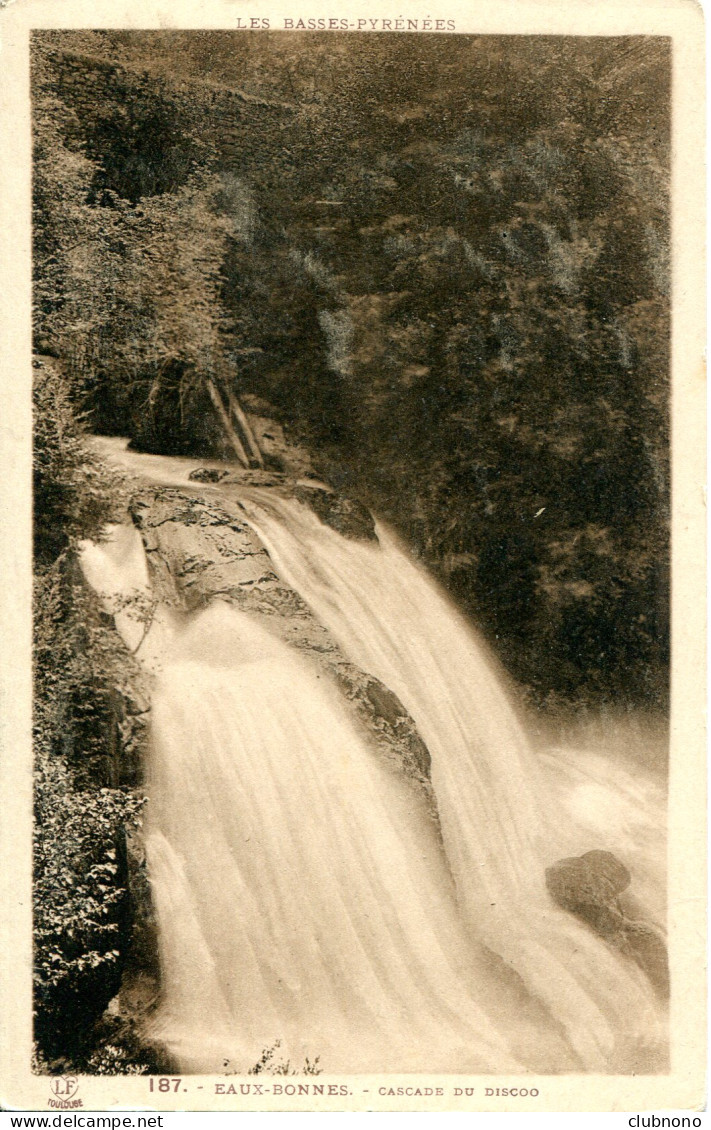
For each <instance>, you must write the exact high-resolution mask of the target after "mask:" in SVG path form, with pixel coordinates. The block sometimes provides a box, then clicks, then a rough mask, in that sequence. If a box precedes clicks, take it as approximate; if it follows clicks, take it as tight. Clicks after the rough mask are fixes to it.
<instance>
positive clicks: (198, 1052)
mask: <svg viewBox="0 0 711 1130" xmlns="http://www.w3.org/2000/svg"><path fill="white" fill-rule="evenodd" d="M143 458H144V457H141V456H134V457H133V459H134V461H136V460H141V459H143ZM148 458H150V459H151V460H152V464H153V463H155V460H156V459H157V458H159V457H148ZM176 462H177V461H175V460H169V461H166V464H167V466H166V467H165V468H164V470H163V471H162V476H163V478H162V481H165V480H166V478H169V479H170V480H171V481H172V482H173V483H175V482H176V480H180V479H181V478H182V477H183V476H184V477H185V478H187V473H188V471H189V467H190V466H194V465H195V464H194V463H193V464H188V465H187V466H184V465H183V464H184V461H182V460H181V461H180V462H179V464H178V466H177V467H176V466H175V464H176ZM216 492H218V493H219V487H218V488H211V490H210V493H211V494H213V495H214V493H216ZM241 497H242V502H243V505H244V507H245V513H246V514H247V517H248V520H249V521H250V522H251V524H252V525H253V527H254V529H255V530H256V531H257V533H258V534H259V536H260V538H261V539H262V540H263V542H264V544H265V545H266V546H267V548H268V550H269V552H270V555H271V556H272V560H273V562H274V564H275V567H276V569H277V570H278V572H279V573H280V575H281V576H282V577H283V579H284V580H285V581H287V582H288V583H289V584H290V585H291V586H292V587H293V588H294V589H296V591H298V592H299V593H300V595H301V596H302V598H303V599H304V600H305V601H306V603H307V604H308V605H309V606H310V607H311V609H312V610H313V612H314V613H315V615H316V616H317V617H318V619H319V620H321V622H322V623H323V624H325V625H326V627H328V628H329V630H330V631H331V633H332V634H333V636H334V637H335V638H336V640H337V641H338V643H339V644H340V646H341V648H342V649H343V651H344V652H345V654H346V655H347V656H348V658H350V659H351V660H352V661H353V662H354V663H356V664H357V665H359V666H360V667H362V668H363V669H364V670H366V671H368V672H370V673H372V674H374V675H376V676H377V677H378V678H379V679H381V680H382V682H384V683H385V684H386V685H387V686H389V687H390V688H391V689H392V690H393V691H394V692H395V693H396V694H397V695H398V697H399V698H400V699H401V701H402V702H403V704H404V705H405V707H406V708H407V709H408V710H409V712H410V714H411V715H412V717H413V719H414V720H415V722H416V724H417V726H418V730H419V732H420V733H421V735H422V737H423V739H424V740H425V742H426V743H427V745H428V748H429V750H430V754H431V757H432V783H433V788H434V792H435V796H436V800H437V806H438V810H439V815H440V820H441V825H442V835H443V840H444V846H442V843H441V842H440V841H439V839H438V838H437V836H436V834H435V832H434V830H433V826H432V824H431V822H430V821H429V820H428V819H427V817H426V812H425V809H424V805H422V806H420V805H418V803H417V802H416V800H415V799H414V798H413V793H412V791H411V789H410V788H409V787H406V786H405V783H404V782H403V781H402V780H401V779H400V778H399V777H398V775H397V774H396V773H393V772H392V771H390V770H386V769H385V768H384V767H383V765H382V764H381V763H380V762H379V760H378V758H377V756H376V755H375V754H374V752H373V751H372V750H371V749H370V748H369V746H368V743H367V741H366V740H364V738H363V737H362V736H361V735H360V734H356V733H355V732H354V730H353V728H352V726H351V724H350V722H349V719H348V716H347V714H346V711H345V709H344V707H343V704H342V703H341V700H340V699H339V697H338V694H337V692H336V690H335V689H334V688H332V687H331V686H330V685H329V684H328V683H327V682H326V680H325V679H324V678H323V676H322V675H321V676H320V677H319V675H318V674H317V672H316V671H315V670H314V669H312V667H311V666H310V664H309V662H308V660H307V659H305V658H304V657H303V656H300V655H296V654H295V653H292V651H291V650H290V649H289V648H288V647H287V646H286V645H285V644H283V643H280V642H278V641H277V640H275V639H273V638H272V637H271V636H270V635H269V634H268V633H267V632H266V631H265V630H264V629H263V627H262V626H260V625H258V624H256V623H255V622H254V621H253V620H252V619H250V618H249V617H248V616H246V615H245V614H243V613H240V612H237V611H236V610H234V609H232V608H229V607H228V606H227V605H225V604H223V603H222V602H220V601H215V602H214V603H213V605H212V606H211V607H210V608H208V610H207V611H205V612H202V613H199V614H196V615H195V616H194V617H193V618H192V619H191V620H190V621H189V622H188V623H187V625H186V624H184V623H182V622H180V621H178V620H177V619H176V618H175V617H172V616H171V614H170V613H169V611H168V610H165V612H163V611H161V610H160V609H158V610H157V613H156V614H155V615H154V618H153V620H152V621H151V624H150V625H149V630H148V631H147V632H146V631H145V628H144V629H143V631H144V635H143V637H142V638H141V639H140V640H138V642H137V635H136V628H135V623H132V622H131V617H130V615H128V617H127V614H126V613H125V610H121V609H120V605H121V600H120V599H119V604H118V606H117V605H116V600H117V597H119V598H120V597H121V594H123V595H124V597H126V596H127V595H129V594H130V593H131V592H136V591H138V592H140V593H144V594H145V593H146V592H148V593H149V592H150V580H149V577H148V572H147V567H146V564H145V559H144V556H143V553H142V543H141V541H140V536H139V535H138V534H137V532H136V531H135V530H132V529H127V530H121V529H119V530H117V531H115V532H114V536H113V538H112V539H111V540H110V541H109V542H108V543H107V544H105V545H102V546H87V547H86V548H85V553H84V568H85V571H86V574H87V577H88V579H89V581H90V583H92V584H93V585H94V587H95V588H96V589H97V591H100V592H102V593H104V594H106V599H107V601H108V603H107V607H110V606H111V601H113V602H114V604H113V607H114V609H115V608H116V607H119V609H120V611H119V615H118V617H117V626H118V627H119V630H120V631H122V633H123V634H124V637H125V638H126V639H127V642H129V641H130V646H131V647H132V649H134V650H135V649H136V647H138V651H137V655H138V656H139V658H143V661H144V662H145V663H146V664H147V665H148V666H149V667H151V669H152V670H154V671H155V672H157V676H156V678H157V686H156V693H155V697H154V703H153V713H152V735H153V738H152V748H151V753H150V761H149V765H148V767H147V776H148V785H149V793H150V804H149V810H148V811H149V815H148V828H147V846H148V855H149V865H150V873H151V882H152V886H153V891H154V900H155V903H156V908H157V915H158V923H159V937H160V950H161V969H162V992H163V996H162V1001H163V1003H162V1005H161V1008H160V1011H159V1014H158V1016H157V1017H156V1018H155V1020H154V1022H153V1034H154V1035H156V1036H157V1037H159V1038H161V1039H163V1040H164V1042H165V1043H166V1044H167V1045H168V1046H169V1047H170V1048H172V1050H173V1052H174V1054H175V1055H176V1056H177V1058H178V1059H179V1061H180V1062H181V1065H182V1067H183V1070H186V1071H188V1070H192V1071H217V1070H220V1069H221V1068H222V1066H223V1064H224V1061H225V1060H229V1061H230V1069H234V1070H241V1071H244V1070H247V1069H248V1068H249V1067H250V1066H251V1065H252V1064H254V1063H255V1062H256V1061H257V1059H258V1058H259V1056H260V1054H261V1052H262V1050H263V1049H264V1048H265V1047H268V1046H271V1045H273V1044H274V1042H275V1040H276V1039H280V1040H281V1041H282V1052H283V1053H284V1056H285V1057H286V1058H291V1059H292V1061H293V1062H296V1063H297V1064H299V1065H300V1064H301V1063H302V1062H303V1060H304V1058H305V1057H308V1058H310V1059H313V1058H314V1057H315V1056H317V1055H318V1056H320V1057H321V1066H322V1068H323V1070H326V1071H438V1070H439V1071H450V1072H479V1071H491V1072H502V1071H512V1070H515V1069H516V1068H517V1067H518V1068H521V1069H529V1070H537V1071H555V1070H559V1071H560V1070H562V1071H566V1070H579V1069H580V1068H581V1067H583V1068H584V1069H587V1070H590V1071H608V1072H609V1071H629V1070H642V1071H643V1070H653V1069H654V1068H655V1064H656V1065H659V1064H661V1062H662V1058H661V1057H662V1055H663V1053H662V1051H661V1049H662V1047H663V1043H664V1037H663V1025H664V1016H663V1009H661V1007H660V1006H659V1005H658V1003H657V1001H656V998H655V996H654V993H653V992H652V989H651V986H650V985H649V984H648V982H647V980H646V978H645V977H644V975H643V974H642V973H641V972H640V970H639V969H638V967H637V966H636V965H635V964H634V963H633V962H632V961H629V960H627V959H625V958H623V957H622V956H621V955H619V953H617V952H616V951H615V950H613V949H611V948H610V947H608V946H607V945H605V944H604V943H603V942H602V941H600V940H599V939H598V938H597V937H596V936H595V935H594V934H593V933H592V932H591V931H589V930H588V929H587V928H586V927H584V926H582V925H580V924H578V922H577V921H576V920H575V919H574V918H573V917H572V916H570V915H568V914H566V913H564V912H563V911H561V910H559V909H558V908H556V907H555V906H554V905H553V903H552V902H551V900H550V898H549V896H548V894H547V891H546V889H545V882H544V874H545V868H546V866H548V865H549V864H550V863H552V862H554V861H555V860H557V859H559V858H561V856H564V855H571V854H580V853H582V852H584V851H587V850H591V849H592V848H602V849H605V850H609V851H614V852H615V853H616V854H618V855H619V857H620V859H621V860H622V861H623V862H624V863H625V864H626V865H627V866H628V867H630V869H631V870H632V873H633V879H634V880H635V883H636V884H637V894H638V896H640V898H641V901H642V903H643V904H644V911H645V913H646V914H648V915H649V916H651V917H653V918H655V919H656V920H657V921H658V922H662V921H663V915H664V909H663V906H664V902H663V887H664V878H663V867H664V859H663V847H662V848H660V847H659V843H660V835H659V830H660V828H661V827H663V824H664V796H663V791H662V790H661V788H660V786H659V783H658V781H653V780H651V779H650V780H647V779H646V778H645V776H644V774H643V773H641V771H640V772H637V773H632V772H631V771H630V770H628V769H626V768H623V767H621V766H619V765H616V764H615V763H614V762H613V761H612V760H610V759H606V758H605V757H604V755H601V754H599V755H597V760H596V759H595V758H590V757H587V758H586V757H585V756H583V755H582V754H581V753H577V752H576V753H573V752H571V751H568V750H561V749H551V750H548V751H547V752H546V753H545V754H544V755H541V754H540V753H538V752H536V753H534V752H533V750H532V749H531V747H530V744H529V742H528V739H527V736H526V732H525V729H524V727H523V726H522V724H521V722H520V721H519V719H518V718H517V717H516V715H515V713H514V711H513V710H512V708H511V705H510V703H509V700H508V697H507V694H506V691H505V688H504V685H503V682H502V680H501V678H500V676H499V673H498V671H497V668H496V665H495V664H494V663H493V661H492V660H491V658H490V657H489V655H488V653H487V650H486V648H485V647H484V646H483V644H482V643H481V641H480V640H479V639H478V637H477V636H476V634H475V633H474V632H473V631H472V629H471V627H470V626H469V625H468V623H467V622H466V621H465V620H464V619H463V618H462V617H461V616H460V615H459V614H458V613H457V612H456V611H455V610H454V609H453V608H452V606H451V605H450V603H449V602H448V601H447V600H446V599H445V597H444V596H443V595H442V593H441V592H440V590H439V588H438V586H437V585H436V584H435V583H434V582H433V581H432V579H431V578H429V577H428V576H427V575H426V574H425V573H424V572H423V571H422V570H421V569H420V568H419V567H418V566H416V565H415V564H414V563H413V562H412V560H411V559H410V558H409V557H408V555H407V554H406V553H405V552H404V551H403V549H402V548H401V547H400V546H399V545H398V543H397V541H396V539H395V538H393V537H392V535H391V534H390V533H389V532H388V531H387V530H386V529H383V528H380V527H379V528H378V537H379V543H378V544H375V543H372V544H371V543H363V542H353V541H348V540H346V539H343V538H342V537H340V535H338V534H336V533H335V532H334V531H332V530H330V529H328V528H327V527H325V526H323V525H322V524H321V523H320V522H319V521H318V520H317V519H316V518H315V516H314V515H313V514H312V513H311V512H310V511H308V510H307V509H306V508H304V507H302V506H301V505H299V504H298V503H295V502H291V501H287V500H284V499H278V498H276V499H275V498H274V497H272V495H271V494H270V492H268V491H260V490H254V489H252V490H247V491H246V492H243V493H242V496H241ZM230 498H231V499H232V501H234V498H235V489H234V488H231V489H230ZM122 617H123V618H122ZM492 953H493V954H494V955H495V956H494V957H492V956H491V954H492ZM501 959H503V964H502V960H501Z"/></svg>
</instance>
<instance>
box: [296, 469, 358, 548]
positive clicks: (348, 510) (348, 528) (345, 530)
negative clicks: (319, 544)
mask: <svg viewBox="0 0 711 1130" xmlns="http://www.w3.org/2000/svg"><path fill="white" fill-rule="evenodd" d="M294 497H295V498H298V500H299V502H303V503H305V504H306V506H309V507H310V508H311V509H312V510H313V512H314V514H316V516H317V517H318V518H320V520H321V521H322V522H323V523H324V525H326V526H330V527H331V528H332V529H334V530H336V531H337V533H339V534H342V535H343V537H346V538H352V539H354V540H356V541H377V536H376V533H375V522H374V521H373V515H372V514H371V513H370V511H369V510H368V508H367V506H364V505H363V503H362V502H357V501H356V500H355V499H353V498H346V497H344V496H343V495H340V494H334V493H333V491H330V490H325V489H324V488H323V487H318V486H315V485H314V486H311V485H310V484H307V483H300V484H298V485H297V486H296V487H295V488H294Z"/></svg>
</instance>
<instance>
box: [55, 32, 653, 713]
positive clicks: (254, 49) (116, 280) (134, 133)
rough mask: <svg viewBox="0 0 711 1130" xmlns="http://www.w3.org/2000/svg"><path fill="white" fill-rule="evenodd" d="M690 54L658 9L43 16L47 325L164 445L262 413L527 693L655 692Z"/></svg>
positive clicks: (128, 423)
mask: <svg viewBox="0 0 711 1130" xmlns="http://www.w3.org/2000/svg"><path fill="white" fill-rule="evenodd" d="M669 82H670V69H669V52H668V45H667V44H666V42H665V41H663V40H650V39H643V38H638V39H586V40H583V39H575V38H548V39H546V38H534V37H528V38H518V37H476V36H449V35H447V36H444V35H443V36H434V35H432V36H430V35H390V34H387V35H357V34H345V35H339V34H324V35H318V34H314V35H310V34H300V33H298V34H297V33H291V34H289V33H281V34H279V33H270V32H260V33H231V32H209V33H207V32H200V33H193V32H120V33H119V32H51V33H37V34H36V35H35V38H34V67H33V83H34V129H35V176H34V199H35V228H34V231H35V272H36V289H35V301H36V316H35V340H36V348H37V350H38V352H40V353H41V354H44V355H48V354H49V355H53V357H54V358H55V360H56V361H57V363H58V371H59V372H61V374H63V378H62V379H63V380H64V382H65V385H66V389H67V392H68V396H69V397H70V399H71V401H72V402H73V405H74V409H75V410H76V411H83V412H87V413H88V422H89V425H90V426H91V427H92V428H93V429H94V430H96V431H103V432H107V433H113V434H125V435H129V436H130V437H131V439H132V441H133V443H134V445H135V446H137V447H139V448H141V449H143V450H150V451H155V452H172V453H180V452H190V453H205V454H207V453H213V454H214V453H225V454H226V453H227V449H226V446H225V438H224V431H223V429H222V427H221V426H220V420H219V415H218V413H217V412H216V410H215V403H216V399H215V397H216V396H217V397H218V398H221V399H222V400H223V401H224V402H227V400H228V398H229V396H230V395H232V396H235V397H237V398H238V400H239V403H241V404H242V405H243V406H244V407H245V408H246V409H248V410H249V409H250V408H251V409H259V411H261V412H262V413H263V414H269V415H272V416H274V417H275V418H276V419H277V420H278V421H279V422H281V423H282V424H283V425H284V427H285V428H286V430H287V434H289V435H291V436H292V437H293V438H295V439H298V440H300V441H301V442H303V443H305V444H306V445H307V447H308V449H309V451H310V454H311V458H312V462H313V464H314V466H315V468H316V469H317V470H318V471H319V472H320V473H321V474H322V475H323V476H324V477H326V478H327V479H328V480H329V481H330V482H331V483H332V484H333V485H334V486H335V487H337V488H340V489H343V490H344V491H346V492H348V493H350V494H351V495H353V496H355V497H357V498H359V499H361V500H362V501H364V502H365V503H366V504H368V505H369V506H371V507H372V508H373V509H374V511H375V512H376V513H378V514H379V515H381V516H382V517H384V518H386V519H388V520H389V521H391V522H392V523H394V524H395V526H396V527H397V528H398V529H399V530H400V531H401V532H402V533H403V534H404V535H405V536H406V537H407V539H408V540H409V542H410V544H411V545H412V546H413V547H414V549H415V551H416V552H417V553H418V554H420V555H421V556H422V558H423V559H424V560H425V561H426V562H427V564H428V565H430V566H431V567H432V568H433V569H434V570H435V571H436V572H437V573H438V574H439V575H440V577H442V578H443V580H444V581H445V583H446V584H447V586H448V587H449V589H450V591H451V592H452V594H453V595H454V597H455V598H456V600H457V601H458V602H459V603H460V605H461V606H463V607H464V608H465V609H466V610H467V611H468V612H470V613H471V615H472V616H473V617H474V619H475V620H476V622H477V623H478V624H479V625H480V626H481V627H482V629H483V630H484V632H485V633H486V634H487V636H488V638H489V640H490V641H491V642H492V644H493V646H494V648H495V649H496V650H497V652H498V654H499V656H500V658H501V659H502V660H503V662H504V663H505V665H506V666H507V667H508V669H509V670H510V671H511V672H512V673H513V675H514V676H515V677H516V678H517V679H518V681H519V682H520V683H521V684H523V685H524V686H525V687H526V688H527V690H528V693H529V695H530V696H531V698H532V699H533V700H534V701H536V702H548V703H551V702H558V703H560V702H578V703H579V702H581V701H585V702H589V703H594V704H600V703H603V704H604V703H608V704H614V703H621V704H625V703H644V704H646V705H649V706H659V705H663V703H664V701H665V697H666V685H667V683H666V680H667V673H666V672H667V646H668V629H667V590H668V570H667V480H668V469H667V416H668V358H669V305H668V266H667V258H666V255H667V250H668V219H667V180H668V162H669V116H668V106H669ZM43 411H51V408H50V407H48V406H47V405H46V404H45V405H44V408H43ZM40 549H41V552H44V553H46V552H47V546H41V547H40ZM50 555H51V547H50Z"/></svg>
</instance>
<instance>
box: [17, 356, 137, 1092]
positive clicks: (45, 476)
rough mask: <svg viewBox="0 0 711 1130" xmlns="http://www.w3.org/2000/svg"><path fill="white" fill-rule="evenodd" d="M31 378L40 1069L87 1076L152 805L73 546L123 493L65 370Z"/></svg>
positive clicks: (46, 367) (122, 688)
mask: <svg viewBox="0 0 711 1130" xmlns="http://www.w3.org/2000/svg"><path fill="white" fill-rule="evenodd" d="M35 378H36V379H35V392H34V402H35V403H34V408H35V424H36V427H35V445H34V510H35V592H34V690H35V693H34V741H35V770H36V772H35V825H34V828H35V836H34V931H35V982H34V983H35V1038H36V1042H37V1049H38V1068H39V1069H40V1070H55V1069H56V1070H59V1071H63V1070H67V1069H68V1068H67V1063H69V1064H70V1068H69V1069H72V1070H74V1069H76V1070H84V1069H85V1068H86V1064H87V1062H88V1061H89V1060H90V1059H91V1057H92V1056H96V1055H99V1058H101V1055H103V1056H104V1059H105V1058H106V1055H107V1054H109V1053H105V1052H104V1053H99V1052H98V1051H97V1050H96V1049H97V1040H98V1036H97V1032H96V1030H95V1025H96V1022H97V1021H98V1020H99V1018H100V1017H101V1014H102V1013H103V1011H104V1009H105V1008H106V1005H107V1004H108V1003H109V1001H110V999H111V998H112V997H113V996H114V995H115V993H116V992H117V991H118V988H119V984H120V981H121V973H122V968H123V964H124V961H125V957H126V953H127V950H128V947H129V944H130V921H129V907H128V892H127V889H126V840H125V837H126V830H127V829H130V828H131V827H134V826H135V825H136V824H137V822H138V820H139V819H140V810H141V807H142V803H143V800H142V797H141V796H140V794H137V793H136V792H135V791H133V790H131V789H130V788H128V787H127V786H126V784H125V782H124V780H123V779H122V778H123V776H124V773H123V770H122V765H121V757H122V756H123V757H124V758H125V757H126V756H127V753H128V747H130V745H131V742H132V741H135V740H137V735H136V733H135V727H134V733H130V732H128V731H127V730H125V732H124V733H123V735H121V736H120V739H119V736H118V735H117V734H116V729H117V725H118V715H117V709H116V706H117V702H119V701H121V698H122V695H124V694H125V695H129V694H130V687H131V680H132V677H134V676H135V673H136V668H135V665H134V662H133V660H132V657H131V656H130V655H129V654H128V653H127V651H126V649H125V648H124V646H123V644H122V642H121V640H120V638H119V637H118V635H117V634H116V632H115V631H114V629H113V627H112V625H111V622H110V619H109V618H108V617H107V616H106V615H105V614H103V613H102V611H101V609H100V608H99V606H98V602H97V601H96V599H95V598H94V597H93V595H92V594H91V593H89V592H88V590H87V589H86V587H85V586H84V585H83V583H82V580H81V577H80V575H79V572H78V567H77V565H76V561H75V556H74V551H75V547H76V544H77V541H78V540H80V539H81V538H84V537H94V538H97V537H99V536H100V534H101V530H102V527H103V526H104V525H105V523H106V522H108V521H110V520H111V519H112V518H113V517H115V516H116V513H117V510H118V509H119V508H120V506H121V502H122V499H123V500H124V501H125V499H124V497H123V490H122V486H121V484H120V483H117V482H116V481H114V480H112V479H111V477H110V476H109V475H108V474H107V472H106V471H105V470H104V469H103V468H102V467H101V465H100V464H99V463H98V462H97V460H96V459H95V458H94V457H93V456H92V454H91V452H90V451H89V449H88V448H87V446H86V441H85V439H84V436H83V434H82V429H81V424H80V422H79V421H78V420H77V418H76V415H75V414H74V412H73V410H72V406H71V401H70V397H69V394H68V391H67V384H66V379H65V378H64V377H63V376H62V374H61V371H60V369H59V368H58V367H57V365H56V363H53V362H51V361H47V362H44V363H42V362H39V363H38V364H37V367H36V369H35ZM129 729H130V728H129ZM119 740H121V742H122V744H123V746H124V748H123V750H122V751H121V752H119V748H118V747H119ZM114 1035H115V1034H114ZM124 1043H125V1041H124ZM127 1054H128V1053H127V1052H126V1050H125V1048H124V1051H123V1052H122V1055H123V1056H124V1058H126V1056H127ZM129 1058H130V1057H129ZM134 1059H135V1057H134ZM131 1062H132V1063H133V1064H134V1069H138V1067H139V1065H137V1064H136V1063H135V1062H134V1060H131ZM102 1063H103V1060H102ZM55 1064H56V1067H55ZM104 1066H106V1065H104ZM91 1069H92V1070H95V1069H97V1068H95V1067H92V1068H91ZM99 1069H103V1068H101V1067H100V1068H99Z"/></svg>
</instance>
